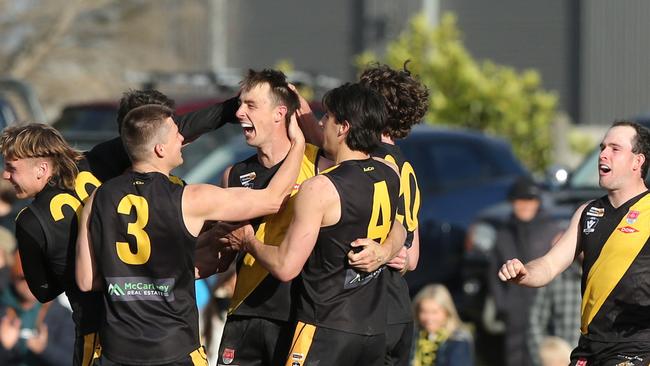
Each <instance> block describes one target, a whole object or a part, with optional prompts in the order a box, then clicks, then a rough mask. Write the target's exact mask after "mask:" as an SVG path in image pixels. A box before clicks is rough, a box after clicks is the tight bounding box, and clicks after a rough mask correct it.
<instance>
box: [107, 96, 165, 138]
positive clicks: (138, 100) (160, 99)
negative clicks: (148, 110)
mask: <svg viewBox="0 0 650 366" xmlns="http://www.w3.org/2000/svg"><path fill="white" fill-rule="evenodd" d="M147 104H159V105H162V106H165V107H167V108H169V109H171V110H173V109H174V100H172V99H170V98H169V97H168V96H166V95H165V94H163V93H161V92H159V91H158V90H156V89H146V90H133V89H131V90H128V91H126V92H125V93H124V94H122V99H120V105H119V107H118V109H117V129H118V131H119V130H121V129H122V122H123V121H124V117H125V116H126V114H127V113H129V112H130V111H131V110H132V109H134V108H137V107H142V106H143V105H147Z"/></svg>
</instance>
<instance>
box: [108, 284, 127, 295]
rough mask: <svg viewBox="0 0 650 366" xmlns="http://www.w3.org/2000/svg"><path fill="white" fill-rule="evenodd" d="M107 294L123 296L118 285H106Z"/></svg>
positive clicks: (122, 291)
mask: <svg viewBox="0 0 650 366" xmlns="http://www.w3.org/2000/svg"><path fill="white" fill-rule="evenodd" d="M108 294H109V295H111V296H124V290H122V288H121V287H120V285H118V284H113V283H110V284H109V285H108Z"/></svg>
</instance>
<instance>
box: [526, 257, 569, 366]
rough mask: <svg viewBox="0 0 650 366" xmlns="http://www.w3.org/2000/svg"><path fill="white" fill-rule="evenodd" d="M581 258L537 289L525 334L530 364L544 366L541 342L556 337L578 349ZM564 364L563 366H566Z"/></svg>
mask: <svg viewBox="0 0 650 366" xmlns="http://www.w3.org/2000/svg"><path fill="white" fill-rule="evenodd" d="M580 262H581V260H580V258H579V259H577V260H576V261H574V262H573V263H572V264H571V266H569V268H567V269H566V270H565V271H564V272H562V273H560V274H559V275H558V276H557V277H556V278H555V279H554V280H553V281H552V282H551V283H549V284H548V285H547V286H544V287H540V288H539V289H538V290H537V294H536V295H535V300H534V301H533V304H532V306H531V307H530V324H529V327H528V332H527V337H526V339H527V341H528V350H529V352H530V355H531V356H532V357H533V365H535V366H539V365H546V363H544V362H543V360H541V359H540V356H539V355H540V354H541V350H542V347H541V345H542V341H543V340H545V339H546V338H545V337H547V338H548V336H556V337H553V338H557V337H559V338H560V339H562V340H564V341H565V342H567V344H568V345H570V347H571V348H570V349H569V352H570V351H571V349H573V348H575V347H577V346H578V339H579V338H580V310H581V306H580V304H581V301H582V299H581V294H582V293H581V289H580V286H581V280H580V279H581V276H582V267H581V263H580ZM568 360H569V359H568V356H567V362H566V363H564V364H565V365H566V364H567V363H568Z"/></svg>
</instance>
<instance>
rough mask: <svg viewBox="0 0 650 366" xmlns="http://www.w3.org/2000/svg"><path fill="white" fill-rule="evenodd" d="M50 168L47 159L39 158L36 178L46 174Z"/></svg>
mask: <svg viewBox="0 0 650 366" xmlns="http://www.w3.org/2000/svg"><path fill="white" fill-rule="evenodd" d="M49 170H50V162H49V161H47V160H41V161H40V162H38V165H37V166H36V178H38V179H41V178H43V177H45V176H46V175H47V172H48V171H49Z"/></svg>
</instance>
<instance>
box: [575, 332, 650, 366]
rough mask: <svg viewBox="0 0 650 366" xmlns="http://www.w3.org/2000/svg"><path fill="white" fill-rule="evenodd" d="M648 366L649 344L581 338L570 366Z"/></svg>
mask: <svg viewBox="0 0 650 366" xmlns="http://www.w3.org/2000/svg"><path fill="white" fill-rule="evenodd" d="M616 365H624V366H647V365H650V350H649V349H648V342H596V341H590V340H588V339H586V338H585V337H580V341H579V342H578V347H576V349H574V350H573V352H571V364H570V366H616Z"/></svg>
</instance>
